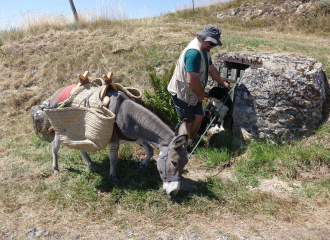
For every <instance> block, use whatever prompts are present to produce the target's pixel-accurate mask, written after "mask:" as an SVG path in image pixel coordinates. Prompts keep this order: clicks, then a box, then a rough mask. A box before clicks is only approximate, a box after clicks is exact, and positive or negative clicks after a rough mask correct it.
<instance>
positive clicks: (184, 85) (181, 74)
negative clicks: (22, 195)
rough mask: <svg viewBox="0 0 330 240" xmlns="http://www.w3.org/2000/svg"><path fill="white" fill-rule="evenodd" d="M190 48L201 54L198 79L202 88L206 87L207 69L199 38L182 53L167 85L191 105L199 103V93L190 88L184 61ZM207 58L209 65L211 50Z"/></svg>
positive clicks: (172, 91) (173, 92) (171, 91)
mask: <svg viewBox="0 0 330 240" xmlns="http://www.w3.org/2000/svg"><path fill="white" fill-rule="evenodd" d="M189 49H196V50H198V51H199V53H200V55H201V65H200V69H199V73H198V80H199V82H200V83H201V85H202V88H204V87H205V77H206V76H205V75H206V73H207V71H206V66H205V60H204V54H203V51H202V49H201V47H200V45H199V42H198V39H197V38H195V39H194V40H192V41H191V42H190V43H189V44H188V46H187V47H186V48H185V49H184V50H183V52H182V53H181V55H180V57H179V60H178V62H177V64H176V67H175V70H174V73H173V76H172V79H171V81H170V83H169V84H168V86H167V90H168V91H169V92H170V93H171V94H172V95H175V94H176V95H177V97H178V99H180V100H181V101H184V102H186V103H188V104H189V105H192V106H196V104H197V103H198V95H197V94H196V93H195V92H194V91H193V90H192V89H191V88H190V86H189V84H188V82H187V71H186V64H185V63H184V56H185V54H186V52H187V51H188V50H189ZM207 58H208V59H207V61H208V63H209V64H208V65H210V59H211V55H210V52H208V53H207Z"/></svg>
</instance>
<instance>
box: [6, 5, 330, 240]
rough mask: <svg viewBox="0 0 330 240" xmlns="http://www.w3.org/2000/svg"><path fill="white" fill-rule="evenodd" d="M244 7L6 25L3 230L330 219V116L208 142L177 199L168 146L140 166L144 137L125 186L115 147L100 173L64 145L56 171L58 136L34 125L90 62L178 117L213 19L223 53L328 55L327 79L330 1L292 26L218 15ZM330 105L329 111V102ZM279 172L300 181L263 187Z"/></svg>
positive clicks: (124, 154)
mask: <svg viewBox="0 0 330 240" xmlns="http://www.w3.org/2000/svg"><path fill="white" fill-rule="evenodd" d="M244 2H250V3H252V2H258V1H257V0H255V1H252V0H249V1H244ZM272 2H274V3H277V2H278V1H277V0H273V1H272ZM241 3H243V1H238V0H235V1H231V2H225V3H217V4H215V5H212V6H209V7H201V8H196V9H195V11H192V10H191V9H185V10H182V11H178V12H175V13H170V14H165V15H163V16H160V17H155V18H145V19H138V20H130V19H128V18H125V14H123V15H120V16H119V17H118V16H114V17H111V15H108V16H106V17H99V18H89V17H88V15H86V17H85V18H84V17H83V14H81V15H80V19H81V22H80V23H79V24H78V25H77V24H74V23H72V22H69V20H67V19H65V18H60V17H56V16H40V19H39V21H35V24H32V22H33V21H32V20H33V19H31V21H30V23H31V24H28V25H27V26H25V27H24V28H23V29H16V30H8V31H4V32H1V33H0V72H1V75H0V79H1V81H0V90H1V91H0V92H1V99H0V119H1V126H0V159H1V161H0V164H1V168H0V169H1V170H0V177H1V182H0V207H1V209H2V212H1V213H2V215H1V217H0V222H1V223H3V224H2V226H3V228H2V232H1V233H4V232H12V231H13V229H23V230H22V231H24V233H23V232H22V233H21V236H16V237H17V238H22V239H23V238H26V232H27V231H28V229H29V228H31V227H34V226H38V227H39V228H47V229H51V231H52V232H53V233H54V234H55V232H58V233H60V234H62V235H65V234H67V233H68V232H71V231H76V232H79V233H82V235H84V234H85V235H84V237H86V238H89V237H90V236H88V233H87V232H88V231H91V230H90V229H94V228H95V229H99V228H101V226H105V227H104V228H108V229H109V228H110V227H111V228H112V227H113V229H114V228H116V231H117V230H118V231H121V230H123V231H125V230H126V229H128V228H132V227H133V226H137V225H139V226H140V225H141V223H146V224H150V226H151V227H150V234H151V235H152V234H155V233H156V232H158V231H159V229H158V228H157V226H161V228H160V229H163V228H166V227H173V228H176V229H177V231H180V228H184V227H182V225H180V224H181V223H182V222H184V223H186V222H188V223H189V224H195V225H196V226H197V227H198V226H200V225H201V224H203V223H204V221H206V220H205V219H208V220H207V221H209V222H208V223H207V224H206V225H207V226H209V223H213V222H216V221H222V220H223V219H225V218H226V216H227V217H228V216H230V218H231V219H234V218H235V219H254V220H255V221H259V222H261V223H264V222H270V221H273V222H272V225H275V224H274V222H276V225H277V224H278V223H279V222H281V223H283V222H284V223H287V222H290V223H292V224H296V223H297V224H298V225H299V224H301V225H305V224H307V223H306V222H308V224H310V226H311V229H315V228H318V227H319V226H317V224H319V223H320V221H326V220H324V218H326V217H327V216H325V215H322V214H321V213H323V212H324V213H326V212H327V211H328V209H329V208H328V207H329V197H330V178H329V174H328V172H327V171H328V170H329V167H330V158H329V154H328V153H329V148H330V146H329V143H328V139H329V137H330V125H329V122H325V123H324V124H323V125H322V126H320V128H319V129H318V130H317V131H316V132H315V134H314V135H313V136H310V137H306V138H304V139H302V140H301V141H297V142H295V143H291V144H284V145H276V144H273V143H270V142H254V143H252V144H251V145H249V146H247V147H246V148H241V147H240V146H238V145H234V144H233V141H232V140H233V139H231V137H230V135H227V134H224V135H221V136H219V137H218V138H212V139H209V138H207V141H206V140H205V142H204V144H202V146H201V147H199V148H197V150H196V154H195V156H194V157H192V158H191V159H189V163H188V164H187V166H186V168H185V169H187V172H185V175H184V176H186V178H187V179H185V180H186V181H187V182H188V183H189V187H183V190H182V191H180V192H179V193H178V195H177V197H176V198H175V199H174V200H173V201H169V200H168V199H167V197H166V195H165V194H164V193H163V192H162V189H161V188H162V182H161V180H160V178H159V174H158V172H157V170H156V168H155V160H154V159H156V157H157V154H159V153H158V151H157V150H155V156H154V158H153V160H152V161H151V163H150V164H149V166H148V167H147V168H145V169H135V168H134V166H135V161H138V160H141V159H142V158H143V157H144V154H145V153H144V152H143V150H142V149H141V148H140V147H139V146H137V145H135V144H126V145H122V146H121V148H120V155H119V158H120V160H119V163H118V172H117V176H118V178H119V180H120V183H119V184H118V185H114V184H113V183H112V182H110V181H109V180H108V174H109V160H108V154H109V152H108V150H107V149H104V150H102V151H100V152H97V153H92V154H90V155H91V159H92V160H93V162H95V163H96V165H97V167H98V168H97V170H96V171H95V172H90V171H88V170H87V167H86V165H85V163H84V162H83V159H82V158H81V156H80V154H79V153H78V152H77V151H74V150H71V149H67V148H61V150H60V153H59V168H60V171H61V172H60V173H59V174H58V175H54V174H53V172H52V170H51V159H52V154H51V144H49V143H45V142H42V141H40V140H39V139H38V138H37V137H36V136H35V134H34V133H33V130H32V125H31V123H30V119H29V110H30V108H31V106H33V105H35V104H40V103H41V102H42V101H43V100H45V99H46V98H48V97H50V96H51V94H52V93H54V92H55V91H56V90H57V89H59V88H60V87H63V86H66V85H70V84H73V83H76V82H77V81H78V79H76V78H75V76H76V74H78V73H83V72H84V71H85V70H89V71H90V72H91V76H90V78H91V79H93V78H96V77H100V76H101V75H103V74H105V73H107V72H109V71H111V72H113V73H114V77H115V79H114V81H115V82H118V83H121V84H123V85H124V86H132V87H136V88H139V89H142V90H144V91H145V102H146V103H147V104H149V105H150V106H152V107H154V108H156V109H158V111H162V112H163V114H164V116H165V117H168V118H169V119H170V120H171V121H172V122H173V125H175V123H176V121H177V118H176V113H175V110H174V108H173V106H172V102H171V99H170V96H169V94H167V92H166V86H167V83H168V81H169V80H170V77H171V75H172V72H173V65H174V63H175V62H176V61H177V59H178V57H179V54H180V53H181V51H182V50H183V49H184V47H185V46H186V44H187V43H188V42H189V41H190V40H191V39H192V37H193V36H194V35H193V34H192V33H195V32H197V31H198V30H200V29H201V26H202V25H204V24H206V23H209V22H211V23H214V24H217V25H219V26H221V29H222V32H223V36H222V42H223V46H222V47H221V48H215V49H213V52H212V56H213V59H214V58H215V57H216V55H217V54H218V53H219V52H220V51H258V52H274V53H280V54H298V55H302V56H305V57H311V58H314V59H316V60H318V61H320V62H322V64H323V67H324V69H325V70H326V71H327V75H328V73H329V72H330V58H329V56H330V46H329V44H328V43H329V35H328V33H329V31H330V30H328V28H327V26H330V24H329V22H327V21H329V20H328V14H329V13H328V11H327V10H326V9H327V7H326V6H327V4H328V1H323V2H319V3H318V4H320V5H319V6H322V7H320V8H319V7H317V8H316V9H318V10H317V11H318V12H320V11H323V12H322V14H323V15H322V14H321V15H319V14H316V15H315V14H314V15H310V16H309V15H308V16H306V17H305V18H301V19H299V18H297V19H296V21H295V22H293V23H292V24H290V25H289V24H285V25H283V22H281V21H278V22H274V19H267V18H266V19H259V18H257V17H254V19H252V20H249V21H243V20H240V19H236V18H228V19H218V18H216V17H215V13H217V12H220V11H222V10H226V9H229V8H230V7H239V6H240V5H241ZM324 6H325V7H324ZM318 12H316V13H318ZM46 19H49V21H46ZM51 19H53V21H52V22H51V21H50V20H51ZM84 19H85V20H84ZM87 19H94V20H92V21H90V20H87ZM40 20H43V21H40ZM283 21H286V20H285V19H284V20H283ZM28 22H29V21H27V23H28ZM37 22H39V24H37ZM280 26H281V27H280ZM279 28H280V31H278V29H279ZM312 29H314V30H312ZM325 111H327V113H328V112H329V107H328V105H327V106H326V108H325ZM322 169H323V170H322ZM187 176H188V177H187ZM274 179H278V180H279V181H281V182H282V183H285V184H287V185H288V186H289V187H287V188H286V189H285V190H283V191H281V192H280V191H277V193H278V194H274V192H272V191H265V190H264V189H263V188H262V187H263V186H264V185H263V183H264V182H265V181H268V180H274ZM268 187H273V185H271V186H268ZM274 189H275V188H274ZM315 209H319V211H317V212H316V211H315ZM305 214H307V216H308V217H306V215H305ZM258 219H259V220H258ZM302 219H305V220H302ZM306 219H308V220H306ZM242 221H243V220H242ZM244 221H245V220H244ZM303 221H306V222H303ZM87 222H88V223H89V224H90V228H89V229H88V231H87V230H86V223H87ZM4 223H6V224H4ZM73 223H74V224H73ZM316 223H317V224H316ZM315 224H316V225H315ZM291 226H292V225H291ZM197 227H196V228H197ZM194 229H195V228H194ZM197 229H198V228H197ZM17 231H18V230H17ZM102 231H103V230H102ZM104 231H105V230H104ZM113 231H115V230H113ZM196 231H197V230H196ZM100 232H101V231H100ZM152 236H154V235H152ZM154 237H155V238H156V237H157V235H156V234H155V236H154ZM54 238H56V236H54ZM68 238H69V237H68ZM95 239H97V237H95ZM306 239H307V238H306Z"/></svg>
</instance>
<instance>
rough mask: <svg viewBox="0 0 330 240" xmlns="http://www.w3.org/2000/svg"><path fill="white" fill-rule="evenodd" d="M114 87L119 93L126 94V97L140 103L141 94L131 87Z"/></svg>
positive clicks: (117, 85)
mask: <svg viewBox="0 0 330 240" xmlns="http://www.w3.org/2000/svg"><path fill="white" fill-rule="evenodd" d="M115 85H116V87H117V88H118V90H119V91H122V92H124V93H126V95H128V96H129V97H131V98H133V99H134V100H138V101H140V100H141V99H142V92H141V91H140V90H139V89H137V88H132V87H123V86H122V85H120V84H118V83H115Z"/></svg>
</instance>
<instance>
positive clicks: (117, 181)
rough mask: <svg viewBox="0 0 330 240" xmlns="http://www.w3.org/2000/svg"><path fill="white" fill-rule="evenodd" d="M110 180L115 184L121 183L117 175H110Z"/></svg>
mask: <svg viewBox="0 0 330 240" xmlns="http://www.w3.org/2000/svg"><path fill="white" fill-rule="evenodd" d="M109 180H110V181H112V182H113V183H114V184H115V185H117V184H118V183H119V180H118V178H116V177H109Z"/></svg>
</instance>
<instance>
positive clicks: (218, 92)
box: [206, 87, 228, 101]
mask: <svg viewBox="0 0 330 240" xmlns="http://www.w3.org/2000/svg"><path fill="white" fill-rule="evenodd" d="M206 95H207V96H208V97H211V98H216V99H218V100H220V101H224V100H225V99H226V97H227V96H228V91H227V89H226V88H222V87H214V88H212V89H211V90H210V91H208V92H207V93H206Z"/></svg>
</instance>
